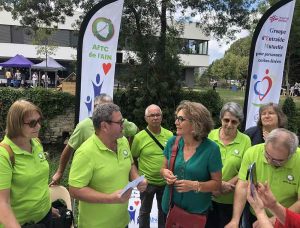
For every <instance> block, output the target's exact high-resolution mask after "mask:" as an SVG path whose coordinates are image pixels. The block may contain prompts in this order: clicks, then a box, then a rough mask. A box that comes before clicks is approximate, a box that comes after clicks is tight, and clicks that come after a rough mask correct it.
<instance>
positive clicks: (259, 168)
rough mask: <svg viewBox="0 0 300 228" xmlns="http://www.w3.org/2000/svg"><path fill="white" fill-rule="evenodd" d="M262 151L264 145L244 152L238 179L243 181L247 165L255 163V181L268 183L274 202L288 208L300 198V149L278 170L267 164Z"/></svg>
mask: <svg viewBox="0 0 300 228" xmlns="http://www.w3.org/2000/svg"><path fill="white" fill-rule="evenodd" d="M264 151H265V144H264V143H263V144H258V145H255V146H253V147H250V148H249V149H248V150H247V151H246V153H245V155H244V158H243V161H242V165H241V169H240V171H239V179H241V180H244V181H245V180H246V178H247V170H248V167H249V165H250V164H251V163H253V162H256V176H257V181H258V182H261V183H264V182H265V181H268V183H269V184H270V188H271V191H272V192H273V194H274V196H275V197H276V200H277V201H278V202H279V203H280V204H282V205H283V206H284V207H290V206H291V205H292V204H294V203H295V202H296V201H297V200H298V197H299V196H300V165H299V164H300V148H298V149H297V151H296V153H295V154H294V155H293V156H292V157H291V158H290V159H289V161H288V162H287V163H285V164H284V165H283V166H282V167H278V168H276V167H274V166H272V165H270V164H269V163H268V162H267V160H266V158H265V156H264ZM269 215H270V214H269Z"/></svg>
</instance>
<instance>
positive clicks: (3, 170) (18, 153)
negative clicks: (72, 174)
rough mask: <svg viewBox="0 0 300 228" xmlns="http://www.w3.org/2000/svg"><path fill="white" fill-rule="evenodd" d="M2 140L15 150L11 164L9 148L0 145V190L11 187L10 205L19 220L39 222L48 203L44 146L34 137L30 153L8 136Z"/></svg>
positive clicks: (44, 213) (48, 208) (47, 173)
mask: <svg viewBox="0 0 300 228" xmlns="http://www.w3.org/2000/svg"><path fill="white" fill-rule="evenodd" d="M3 143H5V144H8V145H9V146H10V147H11V149H12V151H13V152H14V158H15V164H14V166H12V164H11V161H10V158H9V154H8V152H7V151H6V149H4V148H3V147H0V190H3V189H10V205H11V208H12V210H13V213H14V215H15V216H16V218H17V220H18V222H19V223H20V224H24V223H26V222H31V221H34V222H38V221H40V220H41V219H42V218H43V217H44V216H45V215H46V214H47V213H48V212H49V210H50V207H51V201H50V193H49V187H48V180H49V165H48V162H47V160H46V158H45V155H44V151H43V146H42V145H41V144H40V143H39V141H38V140H37V139H32V140H31V144H32V153H29V152H27V151H24V150H22V149H20V148H19V147H18V146H17V145H16V144H14V143H13V142H12V141H11V140H10V139H9V138H8V137H7V136H5V138H4V140H3ZM0 213H1V212H0ZM0 227H2V226H1V225H0Z"/></svg>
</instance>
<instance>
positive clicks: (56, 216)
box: [51, 207, 60, 218]
mask: <svg viewBox="0 0 300 228" xmlns="http://www.w3.org/2000/svg"><path fill="white" fill-rule="evenodd" d="M51 212H52V217H53V218H59V217H60V214H59V210H58V209H57V208H55V207H52V208H51Z"/></svg>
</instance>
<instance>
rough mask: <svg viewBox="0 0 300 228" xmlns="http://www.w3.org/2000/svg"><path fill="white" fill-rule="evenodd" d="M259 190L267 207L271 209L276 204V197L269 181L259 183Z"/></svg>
mask: <svg viewBox="0 0 300 228" xmlns="http://www.w3.org/2000/svg"><path fill="white" fill-rule="evenodd" d="M257 192H258V195H259V197H260V198H261V200H262V202H263V204H264V206H265V207H266V208H269V209H271V208H273V207H274V206H275V205H276V198H275V196H274V195H273V193H272V191H271V190H270V186H269V184H268V183H267V182H266V183H264V184H261V183H259V184H258V187H257Z"/></svg>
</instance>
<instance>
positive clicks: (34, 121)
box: [24, 118, 42, 128]
mask: <svg viewBox="0 0 300 228" xmlns="http://www.w3.org/2000/svg"><path fill="white" fill-rule="evenodd" d="M24 124H28V126H29V127H30V128H35V127H36V125H37V124H39V125H41V124H42V118H38V119H37V120H30V121H29V122H28V123H24Z"/></svg>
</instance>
